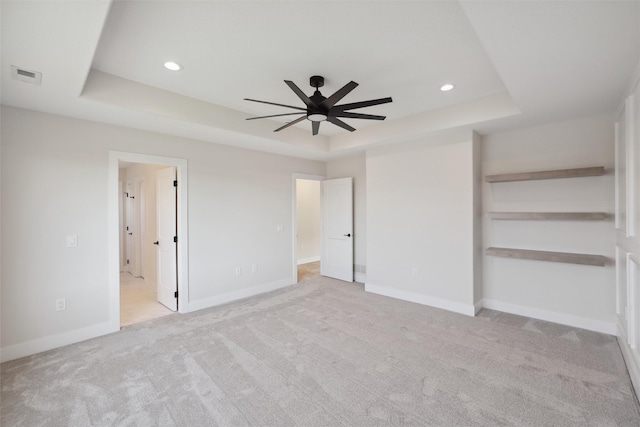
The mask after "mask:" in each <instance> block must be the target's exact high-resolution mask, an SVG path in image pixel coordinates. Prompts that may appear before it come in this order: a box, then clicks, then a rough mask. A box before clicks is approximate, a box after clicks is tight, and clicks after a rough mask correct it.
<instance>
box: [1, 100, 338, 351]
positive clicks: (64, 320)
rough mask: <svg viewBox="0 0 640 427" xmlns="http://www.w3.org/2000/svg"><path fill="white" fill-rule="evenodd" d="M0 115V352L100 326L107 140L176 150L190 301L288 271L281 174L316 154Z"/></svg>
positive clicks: (316, 169) (217, 296)
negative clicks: (184, 164)
mask: <svg viewBox="0 0 640 427" xmlns="http://www.w3.org/2000/svg"><path fill="white" fill-rule="evenodd" d="M2 124H3V126H2V134H1V136H2V181H1V182H2V183H3V187H2V206H3V211H2V236H3V239H2V285H1V286H2V289H1V293H2V314H1V319H2V341H1V346H2V357H3V358H5V359H6V358H8V357H11V355H13V357H18V356H21V355H23V354H21V352H23V353H24V352H25V351H28V349H35V350H36V351H37V350H38V349H42V348H47V347H48V348H51V347H55V346H56V345H61V344H60V343H68V342H70V341H73V338H74V337H86V336H87V335H92V334H93V335H95V334H97V332H96V331H102V332H103V333H106V332H107V331H106V330H104V329H101V328H100V327H99V326H100V325H105V324H108V321H109V320H110V319H108V316H109V307H108V290H109V289H108V284H107V276H108V272H107V257H108V253H107V248H108V241H107V238H108V235H107V222H108V221H107V219H108V218H107V188H108V179H107V177H108V159H109V150H117V151H124V152H136V153H143V154H153V155H159V156H168V157H174V158H183V159H187V161H188V173H189V188H188V189H187V192H188V220H189V236H188V238H189V253H188V256H189V298H190V300H189V308H190V309H194V308H203V307H206V306H210V305H213V304H216V303H219V302H220V301H223V300H224V299H225V298H231V297H240V296H243V295H244V296H246V295H247V294H251V293H255V292H259V291H263V290H266V289H272V288H275V287H278V286H285V285H287V284H290V283H293V277H292V270H291V260H292V258H293V248H292V245H291V242H292V233H293V230H292V214H291V212H292V210H291V198H292V191H293V189H292V180H291V176H292V174H293V173H294V172H297V173H306V174H312V175H324V174H325V164H324V163H322V162H315V161H308V160H302V159H294V158H289V157H284V156H279V155H271V154H265V153H261V152H254V151H249V150H243V149H237V148H234V147H230V146H222V145H216V144H211V143H204V142H199V141H193V140H188V139H183V138H177V137H173V136H166V135H160V134H154V133H150V132H142V131H137V130H131V129H126V128H120V127H115V126H110V125H104V124H98V123H94V122H88V121H83V120H76V119H70V118H64V117H60V116H55V115H49V114H41V113H37V112H32V111H27V110H21V109H16V108H12V107H5V106H3V107H2ZM7 177H11V180H7V179H6V178H7ZM7 182H11V183H13V184H12V185H10V186H9V185H6V183H7ZM277 224H283V226H284V232H280V233H279V232H277V230H276V228H277ZM69 234H77V235H78V241H79V245H78V247H77V248H67V247H66V236H67V235H69ZM252 264H258V267H259V268H258V272H256V273H251V265H252ZM236 267H241V268H242V271H243V273H242V275H241V276H236V275H235V269H236ZM62 297H64V298H67V309H66V310H65V311H61V312H56V311H55V309H54V308H55V304H54V302H55V299H56V298H62ZM78 331H81V332H82V331H83V332H82V333H80V332H78Z"/></svg>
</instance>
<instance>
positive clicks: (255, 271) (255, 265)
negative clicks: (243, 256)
mask: <svg viewBox="0 0 640 427" xmlns="http://www.w3.org/2000/svg"><path fill="white" fill-rule="evenodd" d="M251 272H252V273H257V272H258V264H251Z"/></svg>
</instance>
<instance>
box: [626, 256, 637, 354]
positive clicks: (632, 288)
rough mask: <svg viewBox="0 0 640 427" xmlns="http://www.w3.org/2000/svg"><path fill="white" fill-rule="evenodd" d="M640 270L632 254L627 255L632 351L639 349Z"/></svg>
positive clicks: (630, 342) (628, 321)
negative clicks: (639, 274)
mask: <svg viewBox="0 0 640 427" xmlns="http://www.w3.org/2000/svg"><path fill="white" fill-rule="evenodd" d="M639 270H640V264H638V263H637V262H636V260H635V259H634V257H633V256H632V254H630V253H628V254H627V306H628V307H629V317H628V320H627V324H628V329H629V330H628V332H629V341H628V342H629V346H630V347H631V348H632V349H636V348H637V347H638V343H637V337H638V331H637V328H638V326H637V325H638V309H640V307H638V306H637V304H636V301H637V299H636V292H638V290H637V287H638V284H637V283H636V282H637V281H638V277H636V274H638V271H639Z"/></svg>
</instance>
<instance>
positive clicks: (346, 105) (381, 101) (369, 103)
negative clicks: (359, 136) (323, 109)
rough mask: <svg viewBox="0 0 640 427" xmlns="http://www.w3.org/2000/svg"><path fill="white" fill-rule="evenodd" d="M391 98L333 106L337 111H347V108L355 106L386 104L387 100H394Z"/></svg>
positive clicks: (351, 108) (350, 108)
mask: <svg viewBox="0 0 640 427" xmlns="http://www.w3.org/2000/svg"><path fill="white" fill-rule="evenodd" d="M392 101H393V100H392V99H391V98H380V99H372V100H370V101H361V102H353V103H351V104H342V105H336V106H334V107H333V110H335V111H345V110H353V109H355V108H364V107H371V106H373V105H380V104H386V103H387V102H392Z"/></svg>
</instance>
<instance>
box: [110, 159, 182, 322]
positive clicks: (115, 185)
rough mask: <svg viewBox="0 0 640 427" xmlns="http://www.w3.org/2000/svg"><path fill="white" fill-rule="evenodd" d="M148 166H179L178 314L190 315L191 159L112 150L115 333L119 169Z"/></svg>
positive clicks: (113, 318) (114, 318) (113, 315)
mask: <svg viewBox="0 0 640 427" xmlns="http://www.w3.org/2000/svg"><path fill="white" fill-rule="evenodd" d="M120 161H123V162H131V163H147V164H155V165H162V166H175V168H176V173H177V177H178V178H177V179H178V203H177V208H178V224H177V225H178V247H177V251H178V260H177V264H178V265H177V272H178V293H179V295H180V297H179V298H178V312H179V313H188V312H189V304H188V301H189V257H188V248H189V235H188V219H187V218H188V216H187V214H188V212H187V209H188V204H187V190H188V188H189V186H188V173H187V172H188V169H187V160H186V159H180V158H175V157H164V156H155V155H150V154H138V153H129V152H124V151H113V150H110V151H109V174H108V204H107V206H108V207H107V209H108V228H107V229H108V242H107V247H108V283H109V320H108V322H109V324H110V325H111V328H110V329H111V330H112V332H116V331H119V330H120V260H119V258H120V239H119V230H120V224H119V218H118V216H119V215H118V213H119V212H118V210H119V203H118V166H119V162H120Z"/></svg>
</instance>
